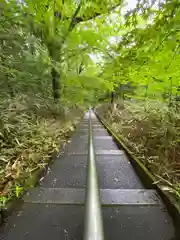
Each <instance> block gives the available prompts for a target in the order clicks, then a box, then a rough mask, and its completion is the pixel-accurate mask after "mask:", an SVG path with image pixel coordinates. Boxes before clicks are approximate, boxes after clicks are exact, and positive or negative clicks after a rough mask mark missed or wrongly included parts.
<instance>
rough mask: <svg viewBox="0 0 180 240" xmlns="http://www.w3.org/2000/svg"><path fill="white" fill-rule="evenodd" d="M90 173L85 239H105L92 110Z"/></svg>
mask: <svg viewBox="0 0 180 240" xmlns="http://www.w3.org/2000/svg"><path fill="white" fill-rule="evenodd" d="M88 141H89V142H88V143H89V149H88V173H87V188H86V202H85V228H84V240H104V231H103V220H102V211H101V202H100V191H99V184H98V177H97V170H96V162H95V154H94V145H93V133H92V121H91V110H90V111H89V139H88Z"/></svg>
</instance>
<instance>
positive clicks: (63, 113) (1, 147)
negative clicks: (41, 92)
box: [0, 96, 81, 205]
mask: <svg viewBox="0 0 180 240" xmlns="http://www.w3.org/2000/svg"><path fill="white" fill-rule="evenodd" d="M80 114H81V110H80V109H77V108H67V107H66V109H65V108H63V107H62V106H57V105H55V104H54V103H53V102H52V100H49V99H48V100H46V101H45V100H44V99H41V98H40V97H37V96H36V97H34V98H32V97H28V96H19V97H18V98H14V99H13V100H12V99H11V100H4V101H2V102H1V104H0V153H1V154H0V204H1V205H3V204H4V203H5V201H6V200H7V199H9V198H11V197H12V196H14V195H17V196H18V195H19V192H20V191H21V190H22V189H23V188H24V187H25V183H26V181H27V179H28V178H29V177H30V175H32V174H33V172H34V171H36V170H38V169H39V168H42V167H44V166H45V164H46V162H47V159H48V158H49V157H50V156H51V154H52V153H53V152H54V151H59V148H60V146H62V145H63V144H64V143H65V142H66V137H67V135H68V133H69V131H73V121H74V120H75V119H77V118H78V117H79V116H80Z"/></svg>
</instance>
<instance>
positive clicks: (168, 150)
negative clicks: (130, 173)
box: [98, 100, 180, 199]
mask: <svg viewBox="0 0 180 240" xmlns="http://www.w3.org/2000/svg"><path fill="white" fill-rule="evenodd" d="M98 111H99V112H100V113H101V114H102V116H103V117H104V118H106V120H107V121H108V122H109V123H110V124H111V125H112V128H113V129H114V131H115V132H116V133H118V134H119V136H121V138H122V139H123V141H124V142H125V143H126V145H127V146H128V147H129V148H130V149H131V150H132V151H133V152H134V154H135V155H136V156H137V157H138V158H139V159H140V160H141V161H142V162H143V163H144V165H145V166H146V167H147V168H148V169H149V170H150V171H151V172H152V173H153V174H154V176H155V177H156V179H157V182H158V183H159V184H161V186H162V187H163V188H164V189H166V190H168V191H171V192H172V193H173V194H175V195H176V196H177V197H178V198H179V199H180V112H179V111H177V109H176V108H175V107H172V108H169V106H167V105H166V104H164V103H162V102H157V101H150V100H149V101H147V102H146V103H144V102H131V101H124V102H123V103H122V102H121V101H119V102H117V103H116V104H115V107H114V106H112V105H110V104H105V105H102V106H101V107H100V108H99V110H98Z"/></svg>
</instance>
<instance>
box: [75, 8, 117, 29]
mask: <svg viewBox="0 0 180 240" xmlns="http://www.w3.org/2000/svg"><path fill="white" fill-rule="evenodd" d="M120 4H121V3H118V4H116V5H115V6H113V7H112V8H110V9H109V10H108V11H107V12H106V13H94V15H93V16H90V17H85V16H82V17H76V18H75V19H74V23H75V25H77V24H78V23H80V22H85V21H89V20H92V19H94V18H96V17H98V16H100V15H102V14H107V13H110V12H111V11H113V10H114V9H116V8H117V7H119V6H120Z"/></svg>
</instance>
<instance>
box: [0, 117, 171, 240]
mask: <svg viewBox="0 0 180 240" xmlns="http://www.w3.org/2000/svg"><path fill="white" fill-rule="evenodd" d="M88 117H89V116H88V115H87V114H86V115H85V117H84V119H83V120H81V122H80V124H79V125H78V126H77V129H76V131H75V133H74V135H73V137H72V139H71V142H70V143H69V144H68V145H67V147H66V149H65V151H64V153H63V154H61V155H60V156H59V157H58V158H57V159H56V161H55V162H54V164H53V165H52V166H51V170H50V171H48V174H47V175H46V176H45V177H44V178H43V180H42V181H41V182H40V187H36V188H33V189H31V190H30V191H29V192H28V193H27V194H26V195H25V196H24V198H23V201H24V202H23V204H22V205H21V206H19V207H18V208H17V209H16V210H15V211H14V212H13V214H12V215H11V216H9V218H8V221H7V223H6V224H5V226H4V227H1V230H0V239H4V240H14V239H18V240H24V239H27V240H40V239H43V240H46V239H47V240H49V239H53V240H56V239H58V240H59V239H61V240H80V239H83V231H84V199H85V188H86V175H87V154H88ZM92 126H93V139H94V146H95V154H96V165H97V170H98V176H99V185H100V193H101V201H102V214H103V224H104V233H105V239H107V240H117V239H124V240H134V239H137V240H145V239H146V240H172V239H173V237H174V234H175V233H174V231H175V230H174V227H173V223H172V219H171V218H170V216H169V215H168V213H167V210H166V208H165V206H164V204H163V203H162V201H161V199H160V198H159V196H158V194H157V193H156V191H155V190H153V189H145V188H144V186H143V184H142V182H141V181H140V179H139V178H138V176H137V175H136V173H135V171H134V169H133V168H132V166H131V164H130V162H129V161H128V159H127V157H126V155H125V153H124V152H123V151H122V150H121V149H118V147H117V146H116V144H115V142H114V141H113V139H112V138H111V136H110V135H109V134H108V132H107V131H106V129H105V128H104V127H103V125H102V124H101V123H100V122H99V120H98V119H97V118H96V117H95V116H93V118H92Z"/></svg>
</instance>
